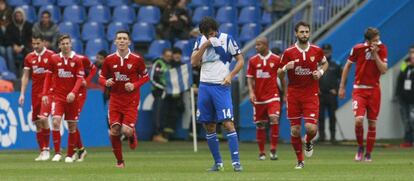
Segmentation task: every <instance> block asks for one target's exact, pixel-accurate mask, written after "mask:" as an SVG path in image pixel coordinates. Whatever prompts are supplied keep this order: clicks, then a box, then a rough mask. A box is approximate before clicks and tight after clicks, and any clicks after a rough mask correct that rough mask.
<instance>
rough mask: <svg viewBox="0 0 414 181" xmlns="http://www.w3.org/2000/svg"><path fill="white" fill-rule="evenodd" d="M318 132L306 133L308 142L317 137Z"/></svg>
mask: <svg viewBox="0 0 414 181" xmlns="http://www.w3.org/2000/svg"><path fill="white" fill-rule="evenodd" d="M315 136H316V133H315V134H310V133H306V140H305V141H306V143H310V142H311V141H312V139H313V138H315Z"/></svg>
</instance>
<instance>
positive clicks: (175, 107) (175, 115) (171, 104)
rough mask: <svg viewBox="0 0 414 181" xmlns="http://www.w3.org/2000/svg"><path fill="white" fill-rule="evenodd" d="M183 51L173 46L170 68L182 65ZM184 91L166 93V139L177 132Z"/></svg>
mask: <svg viewBox="0 0 414 181" xmlns="http://www.w3.org/2000/svg"><path fill="white" fill-rule="evenodd" d="M182 55H183V53H182V51H181V49H179V48H176V47H174V48H172V61H171V63H170V69H173V68H177V67H179V66H181V65H182V59H181V58H182ZM182 97H183V95H182V93H177V94H168V93H167V94H166V95H165V98H164V101H163V103H164V105H163V110H164V111H165V113H164V114H163V115H164V116H165V126H164V129H163V135H164V137H165V138H166V139H168V140H169V139H171V135H173V134H174V132H175V127H176V123H177V120H178V119H179V118H180V116H181V115H182V113H183V112H184V102H183V100H182Z"/></svg>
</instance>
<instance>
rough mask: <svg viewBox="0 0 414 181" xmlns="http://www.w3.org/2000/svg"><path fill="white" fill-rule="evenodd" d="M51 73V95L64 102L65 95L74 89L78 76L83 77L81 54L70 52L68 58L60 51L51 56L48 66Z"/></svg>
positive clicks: (75, 91)
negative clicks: (52, 88)
mask: <svg viewBox="0 0 414 181" xmlns="http://www.w3.org/2000/svg"><path fill="white" fill-rule="evenodd" d="M48 71H50V72H51V73H52V77H54V79H53V83H54V86H55V89H54V91H53V95H54V96H55V98H56V99H59V100H61V101H65V102H66V96H67V95H68V94H69V93H70V92H72V91H74V93H75V94H76V93H77V90H74V88H75V87H76V86H75V84H76V81H77V80H78V78H83V76H84V74H85V73H84V71H83V65H82V60H81V56H79V55H76V54H75V52H71V54H70V56H69V58H68V59H66V58H64V57H63V55H62V53H59V54H55V55H53V56H52V62H51V64H50V66H49V68H48Z"/></svg>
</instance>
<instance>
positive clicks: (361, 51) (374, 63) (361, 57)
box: [339, 27, 387, 162]
mask: <svg viewBox="0 0 414 181" xmlns="http://www.w3.org/2000/svg"><path fill="white" fill-rule="evenodd" d="M364 37H365V40H366V41H365V42H364V43H359V44H357V45H355V46H354V47H353V48H352V50H351V53H350V55H349V57H348V61H347V62H346V64H345V66H344V70H343V73H342V79H341V84H340V87H339V97H340V98H341V99H343V98H344V97H345V83H346V79H347V77H348V73H349V70H350V68H351V66H352V64H353V63H356V71H355V81H354V85H353V88H354V90H353V92H352V108H353V110H354V116H355V135H356V139H357V142H358V151H357V153H356V155H355V161H362V159H363V158H362V157H363V154H364V127H363V122H364V118H365V113H366V115H367V118H368V134H367V150H366V152H365V156H364V161H368V162H371V161H372V157H371V153H372V149H373V147H374V143H375V136H376V122H377V119H378V113H379V109H380V103H381V89H380V81H379V79H380V76H381V74H385V72H387V47H386V46H385V45H384V44H383V43H382V42H381V41H380V32H379V31H378V29H376V28H372V27H370V28H368V29H367V30H366V31H365V34H364Z"/></svg>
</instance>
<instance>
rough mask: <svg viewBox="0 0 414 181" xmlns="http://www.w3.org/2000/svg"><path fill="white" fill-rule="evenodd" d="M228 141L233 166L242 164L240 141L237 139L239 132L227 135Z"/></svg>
mask: <svg viewBox="0 0 414 181" xmlns="http://www.w3.org/2000/svg"><path fill="white" fill-rule="evenodd" d="M227 141H228V144H229V148H230V154H231V160H232V162H233V164H235V163H240V158H239V140H238V137H237V132H236V131H234V132H229V133H228V134H227Z"/></svg>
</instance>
